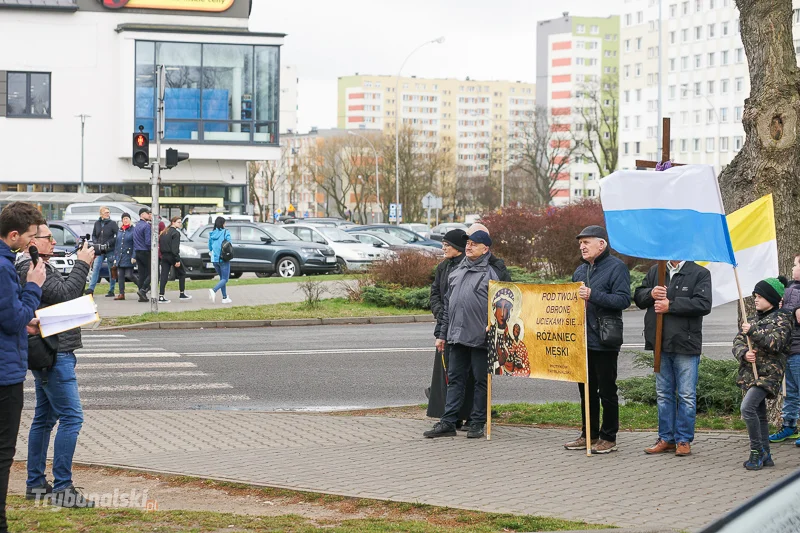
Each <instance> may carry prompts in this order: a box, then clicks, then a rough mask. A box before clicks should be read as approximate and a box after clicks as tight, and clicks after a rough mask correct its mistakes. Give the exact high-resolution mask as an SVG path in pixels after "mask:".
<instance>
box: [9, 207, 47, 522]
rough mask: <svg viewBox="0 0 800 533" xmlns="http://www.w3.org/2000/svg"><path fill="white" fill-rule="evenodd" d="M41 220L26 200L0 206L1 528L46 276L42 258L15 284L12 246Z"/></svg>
mask: <svg viewBox="0 0 800 533" xmlns="http://www.w3.org/2000/svg"><path fill="white" fill-rule="evenodd" d="M44 223H45V220H44V217H42V214H41V213H40V212H39V211H38V210H37V209H36V208H35V207H34V206H33V205H31V204H26V203H23V202H14V203H11V204H8V205H7V206H6V207H5V208H4V209H3V210H2V211H0V533H7V531H8V524H7V523H6V494H7V493H8V476H9V472H10V471H11V463H13V462H14V453H15V452H16V444H17V433H18V432H19V422H20V418H21V416H22V399H23V392H22V384H23V382H24V381H25V374H26V373H27V371H28V332H31V333H33V332H34V330H33V329H32V328H33V326H34V322H33V317H34V312H35V311H36V309H37V308H38V307H39V302H40V300H41V297H42V289H41V287H42V284H43V283H44V280H45V269H44V263H43V262H41V261H40V262H39V263H38V264H37V265H36V268H33V269H31V270H30V271H29V272H28V275H27V281H26V283H25V284H24V286H20V283H19V277H18V276H17V270H16V268H15V267H14V261H15V260H16V258H17V256H16V253H15V252H16V251H17V250H21V249H23V248H26V247H27V246H28V244H29V243H30V242H31V239H33V237H34V236H35V235H36V230H37V228H38V226H39V224H44Z"/></svg>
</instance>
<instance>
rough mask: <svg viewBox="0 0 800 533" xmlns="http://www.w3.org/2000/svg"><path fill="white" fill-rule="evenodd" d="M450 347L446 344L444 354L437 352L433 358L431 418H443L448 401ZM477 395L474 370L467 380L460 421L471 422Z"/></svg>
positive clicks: (429, 409) (429, 400) (428, 412)
mask: <svg viewBox="0 0 800 533" xmlns="http://www.w3.org/2000/svg"><path fill="white" fill-rule="evenodd" d="M442 359H444V364H443V361H442ZM449 360H450V345H449V344H446V345H445V347H444V354H442V353H441V352H436V355H435V356H434V358H433V374H432V375H431V389H430V391H431V394H430V397H429V398H428V411H427V415H428V416H429V417H431V418H442V415H444V406H445V402H446V401H447V379H446V377H445V368H450V363H449V362H448V361H449ZM474 394H475V378H474V377H473V375H472V369H471V368H470V371H469V378H467V386H466V389H465V396H464V403H463V404H462V405H461V410H460V411H459V412H458V419H459V420H469V419H470V418H469V415H470V414H471V413H472V397H473V395H474Z"/></svg>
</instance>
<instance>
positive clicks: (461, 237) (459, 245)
mask: <svg viewBox="0 0 800 533" xmlns="http://www.w3.org/2000/svg"><path fill="white" fill-rule="evenodd" d="M442 242H446V243H447V244H449V245H450V246H452V247H453V248H455V249H456V250H458V251H459V252H462V253H463V252H464V247H466V246H467V232H466V231H464V230H463V229H451V230H450V231H448V232H447V233H445V234H444V237H442Z"/></svg>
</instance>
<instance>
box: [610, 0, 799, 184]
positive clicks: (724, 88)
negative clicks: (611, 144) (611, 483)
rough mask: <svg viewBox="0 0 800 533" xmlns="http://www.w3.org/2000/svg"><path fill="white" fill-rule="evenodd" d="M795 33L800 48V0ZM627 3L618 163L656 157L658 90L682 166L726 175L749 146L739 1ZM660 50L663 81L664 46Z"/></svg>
mask: <svg viewBox="0 0 800 533" xmlns="http://www.w3.org/2000/svg"><path fill="white" fill-rule="evenodd" d="M794 4H795V6H794V7H795V10H794V14H793V23H794V24H793V33H794V35H795V50H800V48H799V47H800V41H798V40H797V38H798V34H800V9H798V8H799V7H800V2H798V1H797V0H795V2H794ZM658 21H659V10H658V2H657V1H656V0H630V1H628V2H626V4H625V8H624V12H623V14H622V21H621V26H622V27H621V39H622V76H621V79H620V101H621V104H620V109H621V112H620V120H621V124H620V141H619V147H620V163H619V168H623V169H630V168H634V167H635V160H636V159H647V160H656V159H657V157H658V153H659V147H660V143H661V141H660V139H657V137H658V103H659V100H658V89H659V83H660V85H661V94H662V97H661V105H662V113H663V116H665V117H669V118H670V119H671V120H670V129H671V132H670V133H671V140H670V156H671V158H672V159H673V160H674V161H677V162H680V163H694V164H708V165H713V166H714V167H715V168H716V169H717V172H720V171H721V170H722V168H724V167H725V165H727V164H728V163H730V161H731V160H732V159H733V158H734V156H735V155H736V153H737V152H738V151H739V150H741V148H742V146H743V144H744V135H745V134H744V129H743V127H742V113H743V111H744V100H745V98H746V97H747V96H748V95H749V94H750V76H749V72H748V65H747V58H746V57H745V53H744V47H743V45H742V40H741V35H740V33H739V11H738V9H736V5H735V3H734V2H733V0H681V1H669V0H664V1H663V3H662V5H661V35H662V37H661V42H660V43H659V41H658ZM659 46H661V49H662V54H661V57H662V61H661V79H659V68H658V67H659V63H658V47H659Z"/></svg>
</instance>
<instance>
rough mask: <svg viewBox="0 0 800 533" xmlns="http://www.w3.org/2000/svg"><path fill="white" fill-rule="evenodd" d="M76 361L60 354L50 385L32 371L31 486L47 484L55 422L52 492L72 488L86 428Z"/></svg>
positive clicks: (38, 373)
mask: <svg viewBox="0 0 800 533" xmlns="http://www.w3.org/2000/svg"><path fill="white" fill-rule="evenodd" d="M75 362H76V361H75V354H74V353H73V352H59V353H58V355H57V356H56V363H55V364H54V365H53V368H51V369H50V370H49V371H47V374H46V379H47V383H43V381H42V378H43V377H44V375H43V374H44V372H42V371H38V370H34V371H33V377H34V381H35V383H36V409H35V411H34V414H33V421H32V422H31V431H30V434H29V435H28V480H27V485H28V487H31V488H36V487H41V486H42V485H44V484H45V482H46V481H47V478H46V477H45V475H44V469H45V465H46V462H47V447H48V445H49V444H50V433H51V432H52V431H53V426H55V424H56V422H58V431H57V432H56V439H55V444H54V448H53V477H54V478H55V479H54V483H53V490H56V491H58V490H63V489H65V488H67V487H69V486H70V485H72V457H73V456H74V455H75V446H76V444H77V443H78V433H80V431H81V426H82V425H83V408H82V407H81V398H80V396H79V394H78V380H77V379H76V377H75Z"/></svg>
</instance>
